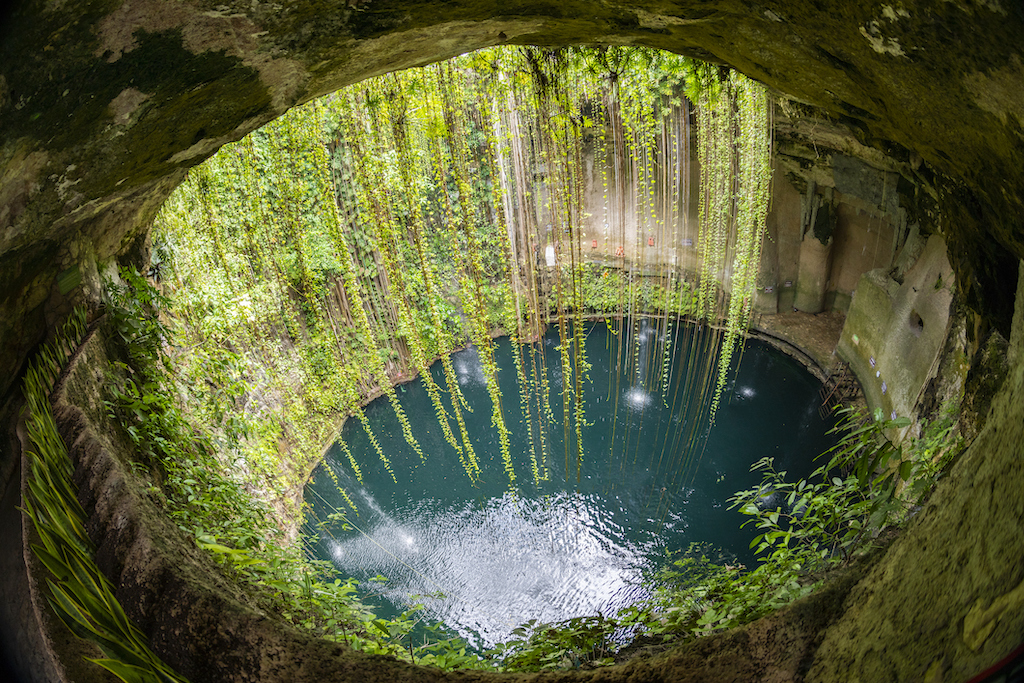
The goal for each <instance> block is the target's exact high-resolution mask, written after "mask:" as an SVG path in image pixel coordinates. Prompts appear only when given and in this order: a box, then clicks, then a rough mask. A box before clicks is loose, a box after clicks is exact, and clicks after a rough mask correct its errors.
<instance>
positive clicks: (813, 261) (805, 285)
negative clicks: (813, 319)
mask: <svg viewBox="0 0 1024 683" xmlns="http://www.w3.org/2000/svg"><path fill="white" fill-rule="evenodd" d="M832 244H833V240H832V237H831V236H830V237H829V238H828V239H827V240H826V242H825V243H824V244H822V242H821V241H820V240H819V239H818V238H817V237H815V236H814V233H813V232H811V231H808V232H807V234H806V235H804V240H803V242H801V243H800V275H799V277H798V278H797V281H796V298H795V299H794V300H793V307H794V308H795V309H797V310H798V311H803V312H804V313H821V311H822V310H824V308H825V291H826V289H827V288H828V276H829V270H830V269H831V265H832Z"/></svg>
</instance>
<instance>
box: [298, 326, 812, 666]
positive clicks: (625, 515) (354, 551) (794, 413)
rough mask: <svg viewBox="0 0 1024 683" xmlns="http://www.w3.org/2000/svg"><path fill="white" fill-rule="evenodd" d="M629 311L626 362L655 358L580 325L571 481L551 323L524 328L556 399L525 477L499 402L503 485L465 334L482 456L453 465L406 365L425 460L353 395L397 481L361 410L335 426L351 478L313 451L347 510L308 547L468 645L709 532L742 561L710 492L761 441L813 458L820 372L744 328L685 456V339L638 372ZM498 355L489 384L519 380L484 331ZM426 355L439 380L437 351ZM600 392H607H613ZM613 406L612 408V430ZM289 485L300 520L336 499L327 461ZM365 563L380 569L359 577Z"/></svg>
mask: <svg viewBox="0 0 1024 683" xmlns="http://www.w3.org/2000/svg"><path fill="white" fill-rule="evenodd" d="M640 327H641V329H640V331H639V334H638V335H637V336H638V337H639V338H640V343H641V344H642V347H641V349H640V350H641V354H640V362H639V365H641V366H645V367H646V366H648V365H649V364H653V365H652V366H651V367H653V368H654V370H653V372H648V371H647V370H646V369H645V367H638V368H629V369H627V370H625V371H623V370H618V371H619V372H625V374H624V375H622V377H621V378H618V381H617V378H616V375H615V372H613V370H616V369H615V368H613V367H611V366H613V365H614V362H610V360H609V359H612V360H614V358H615V353H614V351H615V349H614V345H615V344H616V343H617V339H616V337H614V336H613V335H612V334H610V333H609V332H608V330H607V328H606V327H605V326H604V325H603V324H599V325H595V326H593V327H591V328H590V329H589V334H588V336H587V342H586V344H587V347H586V348H587V358H588V360H589V362H590V363H591V364H592V368H591V371H590V379H591V381H590V382H589V383H588V384H587V385H586V386H585V388H584V401H585V406H586V419H587V425H586V426H585V427H584V429H583V437H584V446H585V454H586V455H585V458H584V462H583V467H582V471H581V476H580V481H579V482H578V483H577V481H576V476H575V463H574V462H573V463H571V468H572V469H571V471H570V472H569V473H566V472H563V471H562V470H563V468H564V461H563V458H562V456H561V454H562V453H563V450H564V446H563V444H562V436H563V429H562V409H563V405H562V401H561V400H560V398H559V396H558V392H560V391H561V379H560V374H561V369H560V361H559V357H558V352H557V351H556V350H555V346H556V344H555V343H554V340H553V337H554V338H557V332H556V331H551V332H549V335H548V338H547V339H546V340H545V344H543V345H537V346H536V348H538V349H540V348H543V349H544V352H545V354H546V363H545V365H546V367H547V372H548V375H549V381H550V386H551V391H552V397H551V401H550V404H551V409H552V412H553V413H554V415H553V418H554V419H553V421H551V422H550V423H546V425H545V429H546V437H547V439H548V440H549V442H550V447H549V450H548V457H547V459H546V462H545V463H544V465H545V466H546V469H547V470H548V471H549V473H550V476H549V478H548V480H547V481H541V482H539V483H534V482H532V481H531V476H532V475H531V470H530V465H529V452H528V449H529V445H528V437H527V434H526V432H527V431H528V430H527V429H526V428H525V423H524V422H523V417H522V415H521V414H520V413H518V409H519V405H518V401H512V400H510V401H508V402H507V405H506V406H505V409H506V421H507V423H508V424H509V426H510V428H512V429H513V431H514V433H513V435H512V452H513V454H514V456H515V466H516V471H517V474H518V479H517V482H516V483H517V488H516V490H515V491H510V490H509V484H508V480H507V478H505V476H504V473H503V471H502V464H501V458H500V453H499V445H498V439H497V436H496V434H494V430H493V429H492V428H491V426H490V403H489V398H488V395H487V390H486V386H485V384H484V380H483V373H482V370H481V368H480V363H479V359H478V358H477V355H476V352H475V351H474V350H473V349H467V350H466V351H462V352H459V353H457V354H455V355H454V356H453V361H454V364H455V367H456V370H457V372H458V374H459V379H460V384H461V386H462V390H463V392H464V393H465V395H466V398H467V400H468V401H469V403H470V405H471V406H472V407H473V411H474V412H473V413H467V414H466V415H465V417H466V419H467V423H468V425H467V426H468V427H469V431H470V434H472V436H473V439H474V448H475V450H476V453H477V454H478V456H479V457H480V460H481V468H482V472H481V479H480V480H479V481H478V482H476V483H475V484H474V483H472V482H470V481H469V478H468V477H467V476H466V474H465V472H464V471H463V469H462V467H461V466H460V464H459V462H458V456H457V454H456V453H455V452H454V450H453V449H452V448H451V446H449V445H448V443H447V442H446V441H445V440H444V439H443V437H442V435H441V430H440V427H439V426H438V424H437V419H436V417H435V414H434V411H433V408H432V406H431V404H430V401H429V398H428V397H427V395H426V391H425V389H424V388H423V386H422V384H421V383H420V382H419V381H418V380H417V381H415V382H412V383H410V384H408V385H406V391H404V392H399V396H400V398H401V402H402V404H403V407H404V408H405V410H406V413H407V415H408V417H409V419H410V421H411V422H412V424H413V426H414V429H415V430H416V435H417V438H418V439H419V441H420V444H421V446H422V448H423V451H424V454H425V455H426V456H427V459H426V461H425V462H423V463H421V462H420V459H419V457H418V456H417V455H415V454H414V453H413V452H412V451H411V449H410V448H409V446H408V445H407V444H406V442H405V440H404V439H403V437H402V431H401V427H400V425H399V424H398V423H397V420H396V419H395V416H394V413H393V411H392V410H391V408H390V407H389V406H387V404H386V402H381V401H377V402H375V403H372V404H370V405H369V406H367V407H366V410H365V412H366V415H367V417H368V418H369V419H370V421H371V423H372V424H373V429H374V433H375V434H376V436H377V439H378V440H379V442H380V444H381V446H382V447H383V449H384V451H385V452H386V453H387V454H388V456H389V458H390V460H391V463H392V467H393V469H394V471H395V474H396V477H397V479H398V484H397V485H396V484H395V483H394V482H392V481H391V478H390V476H389V475H388V474H387V472H386V471H385V470H384V469H383V467H381V466H379V464H378V463H377V460H376V455H375V452H374V450H373V447H372V446H371V445H370V444H369V443H368V440H367V437H366V435H365V433H364V432H363V430H362V428H361V426H360V425H358V424H357V423H355V422H354V421H353V422H351V423H349V424H347V425H346V427H345V429H344V430H343V432H342V437H343V438H344V439H345V441H346V442H347V444H348V446H349V448H350V450H351V451H352V453H353V454H354V455H355V456H356V458H357V459H358V460H359V462H360V465H361V467H362V470H363V474H364V483H363V484H359V483H358V482H357V481H356V479H355V477H354V476H353V474H352V472H351V470H350V468H349V466H348V464H347V459H346V458H345V457H344V456H343V455H342V454H341V453H340V452H339V449H338V448H337V447H334V448H332V449H331V450H330V451H329V452H328V454H327V458H326V459H325V462H324V464H323V467H330V468H331V469H332V470H333V471H334V472H335V474H336V477H337V478H338V480H339V482H340V484H341V486H343V487H344V488H345V489H346V490H347V491H348V492H349V495H350V497H351V498H352V500H353V502H354V503H355V504H356V506H357V508H358V510H359V512H358V515H355V514H351V512H349V514H348V515H347V521H348V523H349V525H350V527H351V528H349V529H348V530H345V529H343V528H342V522H341V521H338V522H336V523H331V524H328V525H326V526H325V527H324V528H322V529H320V530H318V531H317V533H319V538H320V542H319V546H318V547H317V548H316V549H315V552H316V553H317V554H319V555H320V556H322V557H324V558H326V559H330V560H331V561H332V562H333V563H334V565H335V566H336V567H337V568H338V571H339V574H341V575H342V576H353V577H355V578H357V579H360V580H362V581H364V583H363V586H364V588H369V590H370V591H371V592H372V593H375V594H378V595H379V596H380V597H381V598H382V599H383V601H384V602H383V603H382V605H381V607H382V613H385V614H387V613H396V612H398V611H401V610H403V609H405V608H407V607H408V606H409V605H411V604H413V603H416V602H421V603H423V604H424V605H425V607H426V611H427V613H428V615H429V616H430V617H433V618H436V619H439V620H441V621H443V622H444V623H445V624H446V625H447V626H448V627H450V628H451V629H453V630H455V631H457V632H458V633H459V634H460V635H462V636H464V637H466V638H467V639H469V640H470V641H471V642H477V643H479V644H481V645H484V646H490V645H493V644H494V643H496V642H499V641H502V640H507V639H508V638H509V637H510V635H511V631H512V629H513V628H515V627H516V626H517V625H518V624H520V623H522V622H524V621H527V620H529V619H537V620H539V621H542V622H551V621H559V620H563V619H568V618H571V617H574V616H584V615H593V614H597V613H599V612H600V613H602V614H605V615H606V616H610V615H613V614H614V613H615V612H616V611H617V610H618V609H619V608H621V607H624V606H626V605H628V604H630V603H631V602H633V601H635V600H636V599H638V598H640V597H643V596H644V595H646V594H647V592H648V590H649V589H648V588H645V587H644V585H643V583H644V582H643V576H644V572H646V571H650V570H652V569H655V568H657V567H659V566H662V565H664V564H666V563H667V562H669V561H670V556H671V555H672V554H673V553H678V552H680V551H683V550H685V549H686V548H687V547H688V546H689V545H690V544H691V543H694V542H701V543H710V544H712V545H713V546H714V547H715V548H716V549H717V550H718V551H719V552H721V553H722V554H723V556H724V557H725V558H727V559H728V560H729V561H734V562H741V563H744V564H747V565H748V566H749V565H751V564H752V563H753V562H754V558H753V557H752V555H751V552H750V550H749V549H748V544H749V541H750V539H751V538H752V537H753V535H754V532H753V531H752V530H750V529H747V530H741V529H739V525H740V523H741V522H742V521H743V516H742V515H740V514H739V513H738V512H736V511H734V510H728V505H727V503H726V501H727V499H728V498H729V497H730V496H731V495H732V494H733V493H735V492H736V491H738V490H741V489H744V488H750V487H752V486H754V485H756V484H757V483H759V481H760V476H759V474H758V473H752V472H750V471H749V468H750V465H751V463H753V462H754V461H756V460H758V459H760V458H762V457H764V456H773V457H775V459H776V466H777V468H778V469H780V470H787V471H788V472H789V473H790V476H791V477H797V476H802V475H804V474H806V473H808V472H809V471H810V470H811V469H812V458H813V456H815V455H817V454H818V453H820V452H822V451H824V450H826V449H827V448H828V447H829V446H830V445H831V442H830V440H829V437H828V436H827V435H826V431H827V429H828V428H829V427H830V426H831V424H830V423H826V422H824V421H822V420H821V419H820V418H819V417H818V411H817V408H818V405H819V403H820V399H819V395H818V389H819V386H820V385H818V384H817V382H816V381H815V380H814V378H813V377H812V376H811V375H810V374H809V373H807V372H806V370H804V368H802V367H801V366H800V365H799V364H798V363H797V362H796V361H794V360H793V359H791V358H789V357H787V356H784V355H782V354H781V353H779V352H778V351H776V350H774V349H772V348H770V347H768V346H767V345H764V344H761V343H756V342H753V343H748V345H747V348H746V350H745V351H744V353H743V363H742V365H741V366H740V368H739V371H738V373H737V374H735V381H734V383H733V385H732V386H730V387H728V388H727V392H726V394H725V396H726V398H723V402H722V406H721V408H720V409H719V411H718V415H717V418H716V423H715V425H714V427H713V428H712V429H711V430H710V431H708V432H707V443H706V448H704V449H703V455H702V456H700V457H699V459H698V458H693V459H692V460H691V461H690V466H689V467H688V468H685V467H684V464H685V462H686V457H685V456H686V453H684V452H683V451H684V450H685V439H682V438H680V437H679V435H680V434H681V433H682V432H683V431H684V430H686V429H687V428H688V427H689V426H690V425H688V424H687V421H688V420H692V419H693V417H692V415H691V414H690V413H688V412H687V411H686V410H685V407H686V405H687V402H688V401H692V400H694V398H693V396H683V395H681V392H682V391H683V387H684V386H685V385H686V382H685V377H684V376H683V375H684V373H683V372H681V371H678V368H680V367H683V361H684V359H685V354H686V353H688V352H689V349H688V348H687V347H686V346H687V345H686V343H685V339H686V335H680V338H679V340H677V342H676V356H675V359H674V361H673V362H674V363H675V364H676V365H675V366H674V367H676V368H677V371H675V372H674V373H673V381H672V382H671V386H670V387H668V390H667V391H665V392H664V393H662V391H661V389H659V388H655V387H653V386H646V385H645V383H646V384H653V383H654V382H652V378H655V380H656V378H658V377H659V373H660V363H661V356H662V353H663V346H662V344H663V343H664V340H663V339H660V338H659V336H658V335H657V334H656V332H655V329H654V326H652V325H650V324H648V323H647V321H642V322H641V323H640ZM496 361H497V363H498V367H499V368H502V369H501V370H500V371H499V373H498V378H499V383H500V386H501V390H502V394H503V395H504V396H510V397H514V396H518V387H517V386H516V380H515V370H514V369H513V363H512V357H511V350H510V345H509V343H508V340H507V339H506V340H500V341H499V342H498V344H497V353H496ZM435 365H439V364H435ZM432 372H434V373H435V378H436V379H437V380H438V383H439V384H441V383H443V379H442V378H441V369H440V368H439V367H434V368H432ZM615 387H618V391H617V394H618V395H617V398H615V397H614V394H615V393H616V392H615V391H614V388H615ZM693 391H697V389H694V390H693ZM677 393H678V394H679V395H677ZM609 396H612V397H613V400H617V401H618V402H619V403H618V410H615V406H614V405H612V403H611V401H609ZM556 399H557V400H556ZM513 411H515V412H513ZM613 415H615V416H616V419H617V420H618V424H617V425H615V426H614V430H613V419H612V416H613ZM533 419H534V420H535V421H536V419H537V415H536V414H534V415H533ZM516 425H519V426H521V427H522V428H521V429H518V430H516V429H515V427H516ZM574 447H575V446H574V445H573V446H572V448H574ZM538 457H539V454H538ZM542 469H543V468H542ZM305 498H306V502H307V503H308V504H309V506H310V510H311V513H310V514H309V515H308V519H309V520H310V521H309V522H307V530H310V531H312V530H313V528H314V524H313V523H312V520H315V519H321V520H322V519H326V518H327V516H328V515H329V514H330V513H332V512H334V511H335V508H336V509H337V510H339V511H343V510H345V509H346V508H347V505H346V504H345V502H344V500H343V499H342V496H341V495H340V493H339V492H338V491H337V488H336V486H335V484H334V482H333V481H332V479H331V478H330V477H328V476H323V475H322V474H315V475H314V478H313V480H312V481H311V482H310V483H309V484H308V485H307V487H306V495H305ZM378 574H381V575H384V576H386V577H388V579H389V580H388V581H387V582H384V583H366V582H365V580H366V579H368V578H370V577H374V576H376V575H378ZM389 606H390V609H389V608H388V607H389ZM392 609H393V610H395V612H391V610H392Z"/></svg>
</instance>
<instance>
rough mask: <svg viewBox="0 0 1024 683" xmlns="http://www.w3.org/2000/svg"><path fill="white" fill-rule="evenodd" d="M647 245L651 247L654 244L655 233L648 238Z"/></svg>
mask: <svg viewBox="0 0 1024 683" xmlns="http://www.w3.org/2000/svg"><path fill="white" fill-rule="evenodd" d="M647 246H649V247H653V246H654V235H651V236H650V237H648V238H647Z"/></svg>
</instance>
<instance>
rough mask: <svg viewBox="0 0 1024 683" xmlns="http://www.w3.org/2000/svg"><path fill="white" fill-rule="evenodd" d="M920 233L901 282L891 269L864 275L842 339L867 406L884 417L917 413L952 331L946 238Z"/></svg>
mask: <svg viewBox="0 0 1024 683" xmlns="http://www.w3.org/2000/svg"><path fill="white" fill-rule="evenodd" d="M916 239H917V240H920V241H921V242H924V243H925V246H924V247H923V250H922V251H921V253H920V256H919V257H918V258H917V260H916V261H915V262H914V263H913V265H912V266H911V267H910V269H909V270H908V271H907V272H906V273H905V275H903V276H902V277H901V279H902V282H900V281H899V280H896V279H895V278H894V277H892V275H891V274H890V272H889V271H888V270H887V269H876V270H871V271H868V272H867V273H864V274H863V275H862V276H861V278H860V283H859V284H858V285H857V289H856V292H855V294H854V297H853V300H852V303H851V305H850V310H849V312H848V313H847V316H846V323H845V325H844V326H843V334H842V337H841V338H840V340H839V346H838V352H839V355H840V357H842V358H843V360H845V361H847V362H848V363H849V364H850V368H851V369H852V370H853V372H854V374H856V375H857V377H858V378H859V379H860V383H861V387H862V388H863V389H864V395H865V398H866V399H867V403H868V407H869V408H870V409H871V410H875V409H876V408H877V409H880V410H881V411H882V414H883V415H884V416H886V417H911V416H914V417H916V415H917V410H918V404H919V403H920V401H921V398H922V394H923V392H924V390H925V387H926V386H927V384H928V383H929V381H931V380H932V379H933V378H934V377H935V374H936V372H937V371H938V366H939V361H940V353H941V351H942V350H943V348H944V347H945V345H946V338H947V336H948V334H949V332H950V306H951V304H952V299H953V286H954V283H953V271H952V267H951V266H950V265H949V260H948V259H947V258H946V244H945V242H944V241H943V240H942V238H941V237H938V236H934V235H933V236H932V237H929V238H928V239H927V241H925V240H924V239H923V238H916ZM913 246H914V245H913V244H911V245H909V246H908V248H913Z"/></svg>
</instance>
